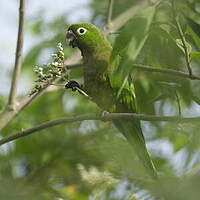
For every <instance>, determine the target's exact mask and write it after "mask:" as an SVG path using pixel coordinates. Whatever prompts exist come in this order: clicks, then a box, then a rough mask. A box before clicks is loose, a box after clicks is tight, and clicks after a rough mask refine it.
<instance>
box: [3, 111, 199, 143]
mask: <svg viewBox="0 0 200 200" xmlns="http://www.w3.org/2000/svg"><path fill="white" fill-rule="evenodd" d="M119 118H123V119H129V120H131V119H138V120H143V121H167V122H175V123H177V122H179V123H188V122H191V121H199V120H200V117H185V118H184V117H177V116H155V115H144V114H135V113H106V114H104V115H101V114H99V113H98V114H85V115H79V116H73V117H66V118H61V119H56V120H51V121H47V122H44V123H42V124H40V125H38V126H35V127H33V128H30V129H26V130H24V131H20V132H17V133H15V134H12V135H9V136H6V137H4V138H3V139H1V140H0V145H2V144H5V143H8V142H10V141H13V140H16V139H17V138H21V137H24V136H27V135H30V134H32V133H35V132H37V131H41V130H43V129H46V128H50V127H53V126H57V125H59V124H63V123H72V122H78V121H84V120H103V121H105V120H113V119H119Z"/></svg>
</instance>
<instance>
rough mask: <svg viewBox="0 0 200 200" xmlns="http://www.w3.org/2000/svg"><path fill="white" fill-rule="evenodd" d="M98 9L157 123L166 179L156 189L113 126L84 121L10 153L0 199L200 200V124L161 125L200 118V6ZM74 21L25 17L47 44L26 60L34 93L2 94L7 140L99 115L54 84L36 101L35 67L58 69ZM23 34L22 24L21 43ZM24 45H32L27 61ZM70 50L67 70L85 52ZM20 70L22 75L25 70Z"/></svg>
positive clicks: (21, 143)
mask: <svg viewBox="0 0 200 200" xmlns="http://www.w3.org/2000/svg"><path fill="white" fill-rule="evenodd" d="M19 3H21V5H22V4H23V0H21V1H19ZM26 3H27V4H28V1H27V2H26ZM112 3H113V4H112ZM47 6H48V5H47ZM63 6H66V7H67V4H65V5H63ZM89 7H90V10H91V20H90V22H91V23H94V24H95V25H97V26H99V27H101V28H102V29H103V30H104V31H105V32H106V33H107V34H108V38H109V40H110V42H111V43H112V44H113V46H114V52H115V53H121V54H122V55H123V57H124V58H125V59H124V60H123V62H122V64H121V65H120V69H119V71H120V73H121V74H122V77H123V78H124V79H125V78H126V76H127V74H132V75H133V77H134V82H135V87H136V95H137V99H138V104H139V113H142V114H145V116H146V115H148V116H149V115H153V116H150V118H149V120H150V121H141V123H142V127H143V132H144V134H145V138H146V141H147V146H148V149H149V151H150V154H151V157H152V159H153V161H154V163H155V165H156V168H157V170H158V172H159V174H160V177H161V178H160V180H159V181H156V182H155V181H153V180H151V179H150V178H149V177H148V175H147V174H146V173H145V171H144V170H143V169H142V166H141V164H140V163H139V162H138V160H137V158H136V157H134V152H133V150H132V148H131V147H130V146H129V145H128V143H127V141H126V140H125V139H124V138H123V137H122V136H121V134H120V133H119V132H118V131H117V130H116V129H115V128H114V127H113V126H112V124H111V123H109V122H103V121H100V120H82V121H76V122H73V123H62V124H60V125H59V126H54V127H48V128H46V129H44V130H40V131H39V132H37V134H32V135H29V136H27V137H24V138H19V139H18V140H14V141H12V142H10V143H6V144H4V145H2V146H1V147H0V199H6V200H10V199H11V200H12V199H13V200H17V199H20V200H22V199H34V200H35V199H42V200H49V199H59V200H61V199H70V200H77V199H78V200H79V199H80V200H85V199H106V200H119V199H121V200H122V199H123V200H125V199H129V200H131V199H157V198H160V197H162V198H164V199H170V200H172V199H175V200H179V199H181V200H183V199H187V200H188V199H194V200H196V199H198V198H199V196H200V191H199V184H200V174H199V166H200V165H199V164H200V154H199V147H200V131H199V126H200V119H199V118H196V120H185V121H184V123H183V122H182V121H181V120H180V121H178V120H173V119H172V121H162V120H161V121H153V119H154V115H161V116H178V117H181V118H182V117H183V116H184V117H195V116H200V110H199V104H200V86H199V84H200V82H199V81H200V78H199V77H200V68H199V66H200V37H199V35H200V0H174V1H170V0H165V1H164V0H163V1H153V0H152V1H150V0H149V1H147V0H143V1H142V0H138V1H136V0H114V1H106V0H102V1H99V0H91V1H90V4H89ZM108 7H109V8H110V11H108V10H109V9H107V8H108ZM0 9H5V8H0ZM25 9H26V5H25V8H24V10H25ZM55 9H56V8H55ZM69 17H70V13H68V14H66V15H61V16H58V17H56V18H54V19H53V20H52V21H51V22H49V23H46V22H44V20H43V18H42V15H41V16H38V17H33V18H31V19H28V20H29V21H28V20H27V19H26V16H25V23H26V26H25V30H24V34H25V36H26V33H27V32H29V33H31V34H32V37H33V38H34V37H39V38H41V41H40V42H39V43H38V44H37V45H35V46H34V47H32V48H30V49H29V50H28V53H27V54H26V55H24V56H23V61H22V68H21V76H24V77H27V78H26V84H24V85H23V87H25V88H27V90H29V91H28V92H27V95H25V96H22V95H17V98H16V95H15V94H14V95H13V93H12V92H11V93H10V98H8V96H7V95H4V94H1V96H0V108H1V115H0V128H1V137H2V138H3V137H5V136H8V135H11V134H14V133H15V132H20V131H22V130H26V129H29V128H31V127H35V126H37V125H39V124H41V123H42V122H45V121H49V120H54V119H58V118H61V117H71V116H76V115H80V114H91V113H99V112H100V110H99V108H98V107H97V106H96V105H95V104H94V103H92V102H90V101H89V100H88V99H87V98H86V97H84V96H82V95H80V94H78V93H74V92H71V91H69V90H65V89H63V88H61V87H53V86H49V84H44V85H43V88H42V89H41V90H40V91H39V92H38V93H36V94H34V95H33V96H29V95H28V93H29V92H30V91H31V88H33V87H34V85H35V83H34V80H36V76H35V74H34V72H33V70H32V69H33V67H34V66H35V65H38V64H41V58H44V57H45V59H44V60H45V61H46V62H51V56H50V54H51V53H53V52H55V51H56V49H55V48H56V45H57V43H59V42H62V43H63V44H65V34H66V30H67V27H68V25H69V22H68V18H69ZM4 20H6V19H4ZM22 21H23V9H21V22H22ZM105 25H106V26H105ZM23 27H24V26H23V23H22V24H21V28H22V29H21V33H22V34H21V36H23V31H22V30H23ZM44 34H45V37H44ZM19 37H20V34H19ZM20 41H21V42H22V41H23V37H21V40H19V49H18V53H19V51H20ZM21 44H22V43H21ZM45 52H47V53H45ZM64 52H65V59H66V61H65V64H66V65H67V66H68V67H70V66H71V68H72V66H73V65H72V64H77V63H78V62H79V58H80V55H78V54H77V50H74V49H71V48H69V47H68V46H64ZM17 55H18V57H19V58H20V53H19V54H17ZM42 60H43V59H42ZM18 61H20V59H19V60H18ZM133 64H134V65H133ZM15 66H18V69H19V68H20V66H21V64H20V62H19V64H17V63H16V65H15ZM159 69H160V71H159V72H158V70H159ZM174 70H175V71H174ZM19 71H20V70H19ZM177 71H178V72H177ZM15 72H16V70H15ZM179 72H182V73H179ZM67 73H68V75H69V79H78V80H79V79H82V70H81V67H77V68H72V69H70V70H67ZM12 75H13V74H10V75H9V78H10V79H12ZM0 76H1V75H0ZM15 77H17V75H16V76H15ZM16 85H17V82H16V83H15V84H14V87H15V86H16ZM30 85H31V88H30V87H29V86H30ZM1 87H3V86H1ZM97 89H98V88H97ZM7 90H8V91H9V88H8V89H7ZM11 96H12V98H13V99H12V100H11ZM8 99H9V100H8ZM35 133H36V132H35ZM134 158H135V159H134Z"/></svg>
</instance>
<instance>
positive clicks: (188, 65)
mask: <svg viewBox="0 0 200 200" xmlns="http://www.w3.org/2000/svg"><path fill="white" fill-rule="evenodd" d="M172 11H173V15H174V21H175V25H176V28H177V30H178V33H179V36H180V39H181V42H182V44H183V49H184V52H185V61H186V65H187V69H188V73H189V76H192V68H191V66H190V56H189V52H188V48H187V45H186V39H185V36H184V33H183V30H182V28H181V25H180V23H179V21H178V20H177V14H176V7H175V2H174V0H172Z"/></svg>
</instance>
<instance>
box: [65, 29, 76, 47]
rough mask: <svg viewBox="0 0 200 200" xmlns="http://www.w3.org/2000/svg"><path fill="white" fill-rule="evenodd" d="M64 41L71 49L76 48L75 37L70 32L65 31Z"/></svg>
mask: <svg viewBox="0 0 200 200" xmlns="http://www.w3.org/2000/svg"><path fill="white" fill-rule="evenodd" d="M66 41H67V43H68V44H69V46H72V48H74V47H77V44H76V35H75V34H74V33H73V32H72V31H71V30H68V31H67V34H66Z"/></svg>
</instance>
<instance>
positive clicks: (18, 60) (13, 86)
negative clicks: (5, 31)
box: [8, 0, 25, 109]
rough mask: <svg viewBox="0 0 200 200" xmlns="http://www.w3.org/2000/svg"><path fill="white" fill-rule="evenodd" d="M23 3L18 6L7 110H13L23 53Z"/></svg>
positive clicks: (21, 1) (22, 1)
mask: <svg viewBox="0 0 200 200" xmlns="http://www.w3.org/2000/svg"><path fill="white" fill-rule="evenodd" d="M24 2H25V1H24V0H20V6H19V27H18V37H17V47H16V56H15V66H14V71H13V76H12V83H11V89H10V94H9V98H8V108H10V109H14V106H15V105H14V104H15V99H16V94H17V85H18V81H19V76H20V71H21V63H22V51H23V42H24V18H25V17H24V7H25V3H24Z"/></svg>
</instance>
